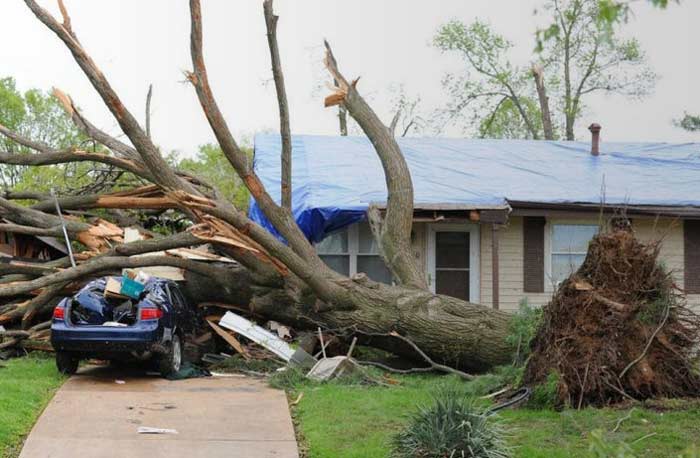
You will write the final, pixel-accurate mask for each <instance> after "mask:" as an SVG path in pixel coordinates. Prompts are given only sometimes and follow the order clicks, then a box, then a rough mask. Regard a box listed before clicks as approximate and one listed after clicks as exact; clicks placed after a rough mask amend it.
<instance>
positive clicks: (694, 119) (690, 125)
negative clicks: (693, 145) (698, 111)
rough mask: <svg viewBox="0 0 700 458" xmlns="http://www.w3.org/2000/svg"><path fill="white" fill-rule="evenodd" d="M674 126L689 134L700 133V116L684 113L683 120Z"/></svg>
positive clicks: (677, 121) (679, 120) (676, 122)
mask: <svg viewBox="0 0 700 458" xmlns="http://www.w3.org/2000/svg"><path fill="white" fill-rule="evenodd" d="M674 124H675V125H676V126H677V127H680V128H681V129H684V130H687V131H688V132H700V115H692V114H689V113H684V114H683V117H682V118H681V119H678V120H676V121H674Z"/></svg>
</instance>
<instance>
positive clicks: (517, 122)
mask: <svg viewBox="0 0 700 458" xmlns="http://www.w3.org/2000/svg"><path fill="white" fill-rule="evenodd" d="M520 106H521V108H522V109H523V110H524V111H525V113H526V116H527V117H528V118H529V119H531V120H532V123H533V125H534V126H535V128H536V129H537V131H538V132H541V131H542V129H543V128H542V116H541V115H540V108H539V105H538V104H537V102H536V101H535V100H534V99H533V98H531V97H521V98H520ZM479 137H481V138H509V139H522V138H531V137H532V135H531V133H530V131H529V128H528V126H527V125H526V124H525V122H524V121H523V116H522V115H521V114H520V111H519V110H518V107H517V106H516V105H515V103H513V100H512V99H502V100H501V102H500V103H499V105H498V106H497V107H496V108H495V109H494V110H493V111H492V112H491V115H489V116H488V117H487V118H485V119H482V120H481V122H480V124H479Z"/></svg>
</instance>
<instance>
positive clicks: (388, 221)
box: [0, 0, 510, 371]
mask: <svg viewBox="0 0 700 458" xmlns="http://www.w3.org/2000/svg"><path fill="white" fill-rule="evenodd" d="M25 3H26V5H27V6H28V8H29V9H30V10H31V11H32V12H33V13H34V15H35V16H36V18H37V19H38V20H39V21H41V22H42V23H43V24H44V25H45V26H46V27H48V28H49V29H50V30H51V31H52V32H54V33H55V35H56V36H57V37H58V38H59V39H60V40H61V41H62V42H63V43H64V44H65V45H66V47H67V48H68V50H69V51H70V52H71V53H72V55H73V57H74V59H75V61H76V63H77V64H78V65H79V66H80V68H81V69H82V71H83V72H84V74H85V75H86V77H87V78H88V79H89V81H90V83H91V84H92V86H93V87H94V89H95V90H96V92H97V93H98V95H99V96H100V97H101V98H102V100H103V102H104V104H105V105H106V107H107V108H108V109H109V110H110V112H111V113H112V115H113V116H114V118H115V120H116V121H117V123H118V125H119V126H120V128H121V131H122V132H123V134H124V135H125V136H126V137H127V138H128V139H129V141H130V143H131V145H127V144H125V143H123V142H121V141H119V140H118V139H116V138H114V137H112V136H110V135H108V134H107V133H105V132H103V131H101V130H99V129H98V128H96V127H95V126H94V125H93V124H92V123H91V122H89V121H88V120H87V119H85V118H84V116H83V115H82V114H81V113H80V112H79V110H78V109H77V108H76V106H75V104H74V103H73V102H72V100H71V99H70V98H69V97H68V96H67V95H65V94H63V93H61V92H60V91H56V95H57V96H58V97H59V99H60V100H61V101H62V102H63V105H64V107H65V109H66V112H67V113H68V115H69V116H70V117H71V119H72V120H73V121H74V123H75V124H76V126H77V127H78V128H80V129H81V131H82V132H83V133H84V134H85V135H86V136H88V137H89V138H91V139H92V140H94V141H95V142H96V143H98V144H100V145H102V147H103V150H101V151H100V152H97V153H94V152H86V151H83V150H81V149H80V148H79V147H77V146H76V147H75V148H72V149H69V150H66V151H56V150H53V149H51V148H50V147H48V146H47V145H43V144H41V143H39V142H36V141H33V140H32V139H28V138H23V137H22V136H21V135H19V134H18V133H16V132H11V131H9V130H8V129H6V128H2V127H0V133H2V134H4V135H5V136H6V137H8V138H10V139H11V140H13V141H15V142H17V143H20V144H22V145H24V146H25V147H27V148H30V149H31V150H33V151H34V153H33V154H12V153H6V152H0V163H5V164H21V165H28V166H37V165H45V164H59V163H70V162H75V161H94V162H97V163H103V164H108V165H109V166H110V167H114V168H117V169H121V170H125V171H127V172H129V173H131V174H133V175H134V176H136V177H138V178H139V179H140V180H142V181H144V182H148V183H150V184H151V187H150V188H148V192H147V193H146V192H145V191H143V190H141V191H140V192H132V193H129V192H126V193H124V192H123V191H122V194H115V193H112V194H111V195H100V194H98V195H93V196H82V197H78V196H76V197H73V198H64V205H65V206H66V208H71V209H72V210H73V211H84V210H86V209H112V210H114V209H119V208H135V207H138V208H142V209H161V210H162V209H164V208H175V209H177V211H179V212H181V213H182V214H183V215H185V216H186V217H187V218H188V219H189V220H190V221H191V222H192V227H191V228H190V231H189V232H187V233H185V234H176V235H173V236H169V237H162V238H154V239H151V240H148V241H139V242H132V243H126V244H124V243H121V242H122V240H121V239H120V235H119V234H118V233H114V232H110V231H109V230H105V227H106V222H104V221H93V220H90V219H88V220H87V221H85V219H83V220H80V221H79V220H77V219H69V220H68V227H67V229H68V233H69V235H70V236H71V237H72V238H73V240H78V241H80V242H81V243H83V244H84V245H85V246H86V248H87V249H88V250H87V251H86V252H85V253H82V254H81V255H80V256H79V264H78V266H76V267H70V263H69V262H68V261H67V260H66V259H64V260H59V261H54V262H53V265H50V266H49V267H52V268H54V269H55V270H54V271H42V272H41V274H38V273H39V272H38V271H36V270H35V271H32V270H31V269H28V268H27V267H26V266H24V267H23V268H22V269H20V268H19V267H18V268H17V269H16V271H8V272H6V277H5V278H4V279H3V280H0V281H5V284H4V285H0V297H3V298H6V300H8V301H15V302H19V300H18V299H17V298H21V297H25V298H26V297H27V295H32V294H37V292H39V296H36V297H37V298H38V297H42V300H41V301H40V302H41V306H33V307H31V308H32V309H33V310H34V311H35V312H34V313H36V310H37V309H42V307H43V308H44V309H45V308H46V307H47V304H50V302H51V301H50V299H52V298H53V297H55V296H57V295H59V294H61V292H63V291H64V288H63V286H62V287H58V286H56V285H69V284H73V283H75V282H81V281H85V280H87V279H88V277H90V276H93V275H98V274H104V273H107V272H111V271H114V270H115V269H119V268H121V267H125V266H129V267H135V266H138V265H142V266H143V265H154V263H157V264H160V265H175V266H178V267H182V268H184V269H186V270H187V271H188V272H189V273H188V275H189V276H190V277H189V278H190V279H191V280H190V281H189V282H188V289H189V291H190V295H191V296H195V297H196V299H197V300H198V301H201V302H204V301H208V300H212V299H216V300H218V301H222V302H227V303H232V304H240V305H241V306H243V307H246V308H248V309H249V310H250V312H251V313H253V314H255V315H260V316H263V317H265V318H269V319H274V320H277V321H280V322H284V323H287V324H290V325H293V326H296V327H298V328H305V327H309V328H314V329H315V328H316V327H317V326H323V327H325V328H329V329H343V330H344V331H346V332H347V331H348V330H357V331H358V332H361V333H364V334H387V335H388V334H390V333H391V332H396V333H398V334H400V335H403V336H406V337H407V338H410V340H411V341H412V342H414V343H415V344H416V345H417V346H418V347H419V348H421V349H422V350H423V351H424V352H425V353H426V354H427V355H429V356H430V358H432V359H433V360H435V361H436V362H441V363H445V364H449V365H451V366H454V367H459V368H462V369H465V370H470V371H481V370H485V369H487V368H489V367H491V366H493V365H497V364H501V363H505V362H507V361H508V360H509V354H510V348H509V346H508V345H507V344H506V341H505V336H506V334H507V330H508V315H507V314H506V313H504V312H500V311H497V310H493V309H490V308H486V307H483V306H480V305H477V304H471V303H467V302H464V301H461V300H458V299H455V298H452V297H448V296H442V295H435V294H432V293H431V292H430V291H429V290H428V288H427V282H426V278H425V274H424V272H423V270H422V269H421V268H420V267H419V266H418V265H417V262H416V260H415V258H414V257H413V255H412V254H411V250H410V234H411V225H412V218H413V186H412V182H411V176H410V173H409V170H408V166H407V165H406V162H405V160H404V157H403V155H402V153H401V150H400V149H399V147H398V144H397V143H396V141H395V139H394V137H393V135H392V134H391V132H390V130H389V128H387V127H386V126H385V125H384V124H383V123H382V122H381V120H380V119H379V117H378V116H377V115H376V114H375V112H374V111H373V110H372V108H371V107H370V106H369V105H368V104H367V102H366V101H365V100H364V99H363V97H362V96H361V95H360V93H359V92H358V90H357V79H356V80H354V81H351V82H350V81H348V80H347V79H346V78H345V76H344V75H343V74H342V73H341V72H340V70H339V67H338V64H337V61H336V59H335V57H334V56H333V53H332V50H331V47H330V45H329V44H328V43H326V44H325V46H326V59H325V64H326V68H327V70H328V72H329V74H330V77H331V78H332V79H333V81H334V82H335V84H336V87H335V90H334V93H333V94H332V95H330V96H329V97H327V99H326V105H327V106H330V105H338V104H339V105H341V106H342V107H343V108H344V109H345V110H347V112H348V113H349V114H350V115H351V116H352V117H353V118H354V119H355V120H356V121H357V123H358V124H359V125H360V126H361V128H362V129H363V131H364V133H365V134H366V135H367V137H368V138H369V139H370V140H371V142H372V144H373V145H374V148H375V150H376V153H377V155H378V157H379V159H380V161H381V164H382V167H383V170H384V174H385V178H386V184H387V189H388V195H387V203H386V210H385V211H383V212H381V213H380V212H379V211H378V210H373V211H371V212H370V213H371V215H370V217H371V218H370V219H371V222H372V228H373V231H374V233H375V237H376V238H377V241H378V243H379V246H380V252H381V254H382V256H383V257H384V260H385V262H386V264H387V266H388V267H389V269H390V270H391V272H392V274H393V276H394V278H395V285H384V284H380V283H376V282H373V281H371V280H370V279H368V278H367V277H366V276H365V275H363V274H359V275H356V276H354V277H352V278H348V277H345V276H342V275H340V274H338V273H336V272H334V271H333V270H331V269H330V268H328V267H327V266H326V265H325V264H324V263H323V261H322V260H321V259H320V258H319V256H318V255H317V254H316V252H315V249H314V247H313V245H312V244H311V243H310V242H309V241H308V239H307V238H306V236H305V235H304V233H303V232H302V231H301V230H300V229H299V227H298V226H297V224H296V222H295V221H294V218H293V216H292V214H291V212H290V211H289V209H288V208H287V206H285V205H280V204H279V203H277V202H275V201H274V200H273V199H272V198H271V197H270V195H269V194H268V193H267V191H266V189H265V188H264V186H263V185H262V183H261V181H260V179H259V178H258V177H257V176H256V174H255V171H254V170H253V167H252V163H251V161H250V160H249V159H248V157H247V156H246V154H245V153H244V152H243V151H242V149H241V148H240V147H239V145H238V143H237V142H236V140H235V139H234V137H233V135H232V134H231V130H230V129H229V126H228V124H227V122H226V120H225V119H224V117H223V115H222V113H221V111H220V110H219V107H218V105H217V102H216V99H215V97H214V94H213V92H212V89H211V87H210V86H209V81H208V75H207V69H206V66H205V62H204V56H203V51H202V40H203V30H202V17H201V8H200V2H199V0H190V14H191V36H190V51H191V56H192V65H193V70H192V71H191V72H189V73H188V74H187V78H188V80H189V82H190V83H191V84H192V85H193V87H194V89H195V91H196V93H197V96H198V98H199V101H200V104H201V106H202V110H203V112H204V115H205V116H206V118H207V120H208V122H209V125H210V126H211V129H212V131H213V133H214V136H215V137H216V139H217V141H218V143H219V145H220V147H221V150H222V151H223V154H224V155H225V156H226V158H227V159H228V161H229V162H230V163H231V164H232V166H233V168H234V169H235V171H236V173H237V174H238V175H239V176H240V178H241V179H242V181H243V183H244V184H245V186H246V187H247V189H248V190H249V192H250V194H251V195H252V196H253V197H254V198H255V199H256V201H257V203H258V205H259V207H260V208H261V210H262V211H263V213H264V214H265V216H266V218H267V219H268V220H269V221H270V222H271V223H272V224H273V225H274V227H275V228H276V229H277V231H278V232H279V234H281V236H282V237H283V238H284V240H285V242H286V243H283V242H282V241H280V240H279V239H277V238H276V237H275V236H273V235H272V234H271V233H269V232H268V231H267V230H265V229H264V228H262V227H261V226H259V225H257V224H255V223H254V222H252V221H251V220H250V219H248V217H247V216H246V215H245V213H244V212H242V211H240V210H239V209H237V208H235V207H234V206H233V204H232V203H231V202H229V201H227V200H225V199H222V198H220V197H218V196H219V193H218V192H217V191H216V190H215V189H214V188H213V187H212V186H211V185H209V184H207V183H205V182H204V181H203V180H201V179H198V178H197V177H194V176H191V175H188V174H184V173H182V172H179V171H177V170H175V169H173V168H171V167H170V166H169V165H168V164H167V162H166V161H165V160H164V159H163V157H162V156H161V154H160V152H159V150H158V148H157V146H156V145H155V144H154V143H153V141H152V140H151V138H150V136H149V135H147V133H146V132H145V130H144V129H143V128H142V127H141V126H140V125H139V123H138V122H137V120H136V118H135V117H134V116H133V115H132V114H131V112H130V111H129V110H128V108H127V107H126V106H124V104H123V103H122V102H121V99H120V97H119V95H118V94H117V93H116V92H115V90H114V89H113V88H112V86H111V85H110V83H109V81H108V80H107V78H106V76H105V74H104V73H102V72H101V71H100V70H99V69H98V67H97V66H96V64H95V62H94V61H93V60H92V58H91V57H90V56H89V54H88V53H87V51H86V50H85V48H84V47H83V46H82V44H81V43H80V42H79V40H78V38H77V35H76V34H75V32H74V31H73V29H72V25H71V21H70V17H69V16H68V12H67V9H66V8H65V6H64V5H63V2H62V1H61V0H59V6H60V11H61V14H62V16H63V18H62V22H59V20H57V19H56V18H54V17H53V16H52V15H51V14H50V13H48V12H47V11H46V10H44V9H43V8H42V7H40V6H39V5H38V4H37V3H36V2H35V1H34V0H25ZM264 14H265V19H266V20H265V23H266V25H267V27H268V43H269V46H270V51H271V57H272V66H273V74H274V76H275V83H276V89H277V95H278V101H279V108H280V114H281V117H280V118H281V126H282V129H281V130H282V133H283V136H284V137H285V142H284V144H285V145H286V146H285V151H284V154H283V158H282V163H283V168H284V170H283V176H284V177H289V176H290V174H289V169H288V167H289V166H290V161H289V148H290V147H291V145H288V141H287V140H288V138H287V137H288V133H289V130H290V129H289V116H288V111H289V110H288V108H287V101H286V94H285V91H284V84H283V79H282V78H283V77H282V72H281V62H280V56H279V51H278V47H277V35H276V24H277V18H276V17H275V16H274V15H273V13H272V1H271V0H266V1H265V2H264ZM283 186H284V187H285V189H284V190H283V195H285V194H286V193H287V192H288V188H289V183H288V180H287V179H286V178H285V180H283ZM25 197H27V196H25ZM37 197H40V196H37ZM284 200H285V203H286V204H288V202H286V200H287V199H284ZM52 213H53V210H52V208H51V206H50V205H49V203H48V202H47V201H46V200H45V199H43V200H42V199H41V198H39V199H38V201H37V203H36V204H35V205H34V206H33V207H24V206H21V205H17V204H15V203H13V202H12V201H11V200H9V199H2V198H0V216H2V218H4V219H5V220H6V221H8V224H13V225H18V226H22V227H23V228H25V229H23V230H24V231H25V232H26V233H30V232H31V231H43V232H46V233H51V234H56V233H57V231H58V228H59V227H60V221H59V220H58V217H57V216H55V215H53V214H52ZM202 243H211V244H213V246H214V247H215V248H216V249H217V250H219V251H220V252H222V253H225V254H226V255H227V256H230V257H232V258H234V259H236V260H237V261H238V262H239V263H240V265H238V266H233V267H232V266H221V265H206V266H205V265H202V263H199V262H197V261H192V260H183V259H177V258H173V257H169V256H158V259H156V257H152V258H151V259H150V260H149V258H148V257H138V258H131V257H130V256H133V255H135V254H145V253H153V252H160V251H162V250H164V249H167V248H168V247H177V246H192V245H197V244H202ZM32 267H36V266H32ZM211 281H215V282H216V283H217V285H218V286H221V287H220V288H212V287H211ZM47 296H51V297H47ZM211 296H217V297H215V298H212V297H211ZM31 300H33V299H31ZM18 310H20V311H22V313H20V312H19V311H18ZM2 313H4V314H3V315H0V320H2V319H3V318H2V317H7V313H11V314H12V318H11V319H12V320H16V319H18V317H20V316H21V318H22V319H23V320H24V321H23V322H24V324H25V327H27V326H30V324H31V320H29V319H28V318H29V317H28V315H27V306H26V305H23V306H21V307H20V306H13V307H12V311H10V312H2ZM4 319H5V320H6V322H9V321H10V320H11V319H10V318H4ZM389 340H390V339H386V340H384V341H382V339H374V340H373V342H375V344H376V345H379V346H385V347H386V348H391V349H393V350H394V351H398V352H401V351H408V350H410V348H403V349H402V348H396V341H398V339H392V341H389Z"/></svg>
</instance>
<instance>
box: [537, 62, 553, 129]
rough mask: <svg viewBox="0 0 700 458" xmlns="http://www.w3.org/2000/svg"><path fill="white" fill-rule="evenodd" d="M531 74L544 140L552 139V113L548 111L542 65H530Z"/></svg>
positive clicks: (547, 98)
mask: <svg viewBox="0 0 700 458" xmlns="http://www.w3.org/2000/svg"><path fill="white" fill-rule="evenodd" d="M532 76H533V77H534V78H535V87H536V88H537V96H538V98H539V102H540V113H541V115H542V129H543V130H544V139H545V140H554V129H553V128H552V114H551V113H550V111H549V97H547V90H546V88H545V86H544V69H543V68H542V66H540V65H537V64H534V65H533V66H532Z"/></svg>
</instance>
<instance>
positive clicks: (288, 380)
mask: <svg viewBox="0 0 700 458" xmlns="http://www.w3.org/2000/svg"><path fill="white" fill-rule="evenodd" d="M307 382H308V379H307V378H306V375H305V373H304V372H303V371H301V370H299V369H296V368H293V367H288V368H287V369H286V370H283V371H279V372H275V373H274V374H272V376H270V378H269V379H268V381H267V383H268V384H269V385H270V386H271V387H272V388H277V389H278V390H285V391H294V390H296V389H298V388H300V387H301V386H303V385H304V384H305V383H307Z"/></svg>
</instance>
